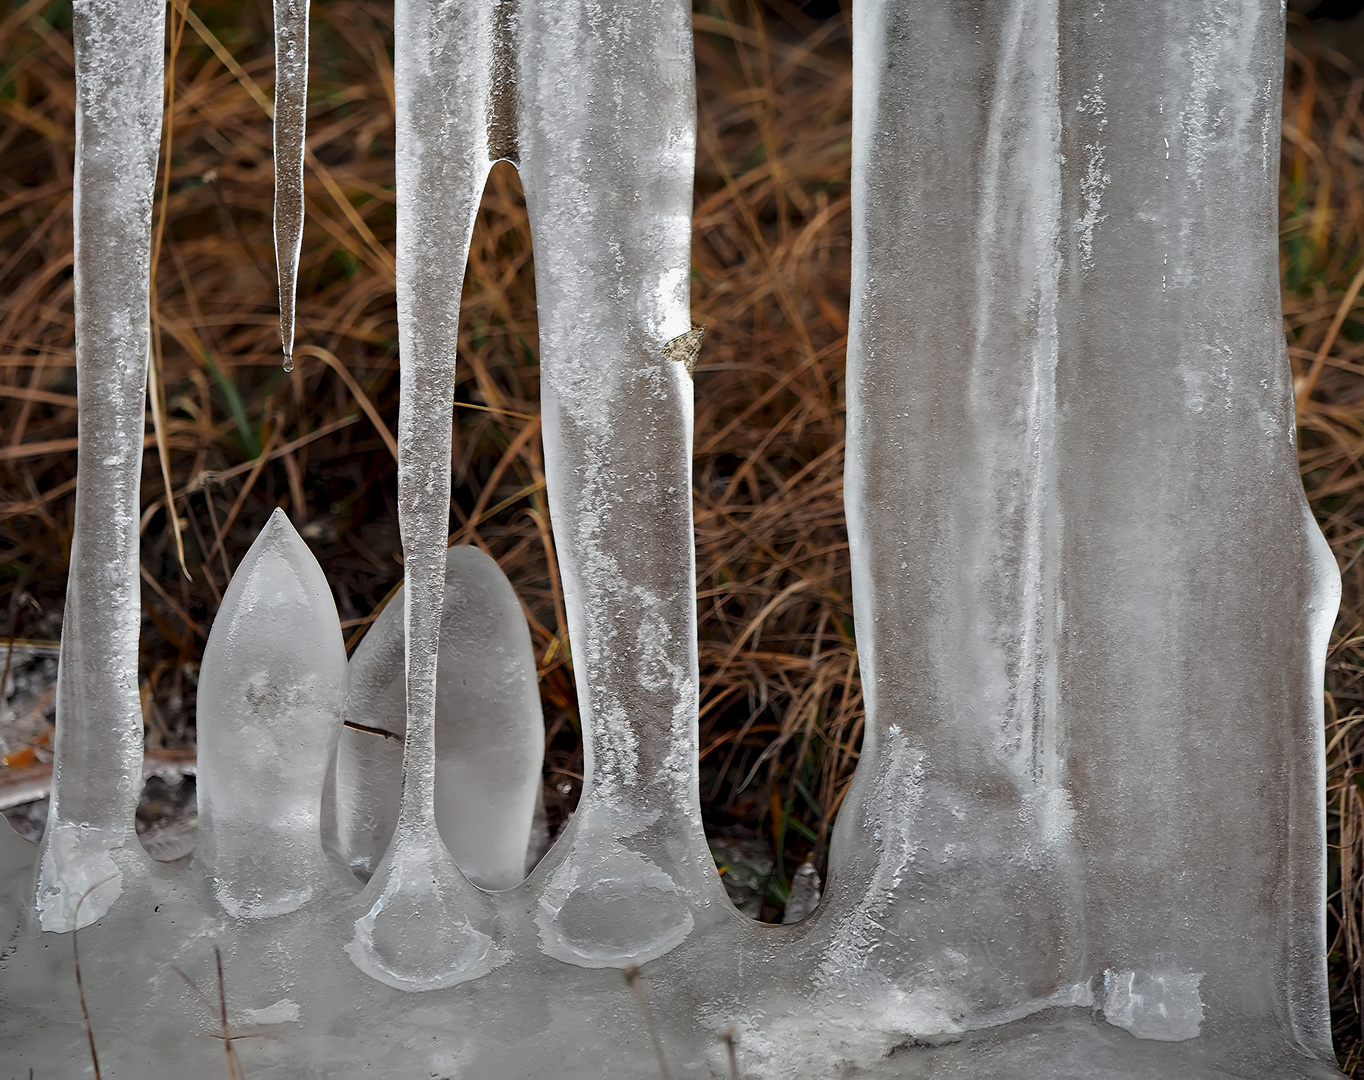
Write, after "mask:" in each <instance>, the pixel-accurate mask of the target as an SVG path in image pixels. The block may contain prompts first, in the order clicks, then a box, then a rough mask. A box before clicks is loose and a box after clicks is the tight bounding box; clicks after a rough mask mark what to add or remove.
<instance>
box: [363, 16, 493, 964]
mask: <svg viewBox="0 0 1364 1080" xmlns="http://www.w3.org/2000/svg"><path fill="white" fill-rule="evenodd" d="M497 6H498V7H500V6H501V5H497ZM494 22H495V20H494V12H493V11H492V10H491V6H490V5H484V4H469V5H458V6H451V5H448V4H445V3H442V2H440V0H398V3H397V5H396V7H395V13H394V42H395V45H394V48H395V64H394V87H395V93H396V101H397V120H396V123H397V131H396V138H397V147H398V149H397V180H398V259H397V262H398V266H397V273H398V320H399V321H398V334H399V354H400V370H401V376H402V400H401V403H400V406H399V413H398V450H399V465H398V524H399V528H400V530H401V532H402V539H403V554H404V565H405V568H406V575H405V578H406V585H405V588H404V605H403V618H404V622H405V628H404V629H405V637H406V643H407V733H406V745H405V747H404V756H403V772H404V783H403V795H402V806H401V809H400V811H399V815H398V824H397V828H396V830H395V832H394V836H393V842H392V843H391V844H390V846H389V848H388V852H387V854H386V855H385V857H384V859H383V861H382V862H381V863H380V865H379V867H378V869H377V870H376V871H375V874H374V877H373V878H372V879H371V880H370V883H369V886H368V888H367V891H366V893H365V897H366V898H367V899H368V901H369V903H370V907H369V910H368V912H367V914H366V915H364V917H362V918H361V919H359V920H358V921H357V923H356V926H355V938H354V940H353V941H352V942H351V943H350V944H349V945H348V946H347V952H348V953H349V955H350V956H351V958H352V960H353V961H354V962H355V963H356V964H357V965H358V966H359V967H360V968H361V969H362V970H364V971H366V972H368V973H369V974H371V975H373V976H374V977H375V978H377V979H380V980H381V981H383V982H386V983H388V984H389V985H392V986H397V987H399V988H401V989H405V990H430V989H435V988H438V987H442V986H451V985H454V984H456V983H459V982H463V981H465V980H467V979H471V978H475V977H477V976H478V975H480V974H482V973H483V972H485V971H487V970H488V969H489V968H490V967H491V966H492V965H493V964H494V963H496V962H497V961H498V960H499V958H500V953H499V952H498V950H497V947H496V945H495V943H494V941H493V939H492V937H491V936H490V933H489V931H490V927H491V909H490V908H489V906H488V904H487V901H486V900H485V899H484V898H483V897H482V896H481V895H480V894H479V892H478V890H477V889H475V888H474V887H473V886H472V885H470V884H469V883H468V881H467V880H466V879H465V877H464V876H463V875H462V874H461V873H460V872H459V869H458V867H456V865H455V862H454V859H453V858H452V857H451V855H450V852H449V851H448V850H447V849H446V847H445V844H444V843H443V842H442V840H441V837H440V833H439V831H438V830H437V828H436V823H435V816H434V814H435V780H436V743H435V723H436V676H437V659H438V655H439V651H440V635H441V612H442V608H443V602H444V597H445V558H446V548H447V544H446V537H447V533H448V525H449V518H450V450H451V437H450V426H451V422H452V414H453V412H454V379H455V342H456V338H457V333H458V326H459V299H460V289H461V286H462V284H463V281H464V265H465V261H466V258H467V254H468V249H469V239H470V236H471V235H472V232H473V224H474V215H475V213H476V212H477V209H478V202H479V199H480V198H481V196H482V193H483V185H484V182H485V181H486V180H487V176H488V171H489V170H490V169H491V168H492V161H491V156H490V153H489V139H488V130H489V122H488V121H489V115H490V112H491V110H492V71H493V63H494V55H495V43H494V39H495V34H494ZM419 924H420V925H419ZM423 926H424V927H427V928H428V929H426V930H423V929H422V927H423ZM437 926H439V927H441V932H440V933H438V934H434V935H433V934H432V933H431V932H430V929H429V928H431V927H437Z"/></svg>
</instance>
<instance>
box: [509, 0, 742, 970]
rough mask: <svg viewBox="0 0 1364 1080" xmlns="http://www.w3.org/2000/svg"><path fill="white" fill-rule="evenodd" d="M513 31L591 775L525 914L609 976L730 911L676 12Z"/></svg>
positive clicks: (526, 22) (612, 12)
mask: <svg viewBox="0 0 1364 1080" xmlns="http://www.w3.org/2000/svg"><path fill="white" fill-rule="evenodd" d="M518 32H519V34H520V37H519V40H518V43H517V44H518V50H517V54H518V57H519V63H520V71H521V73H522V78H521V83H520V86H519V88H518V89H519V92H520V95H521V98H522V103H521V129H520V131H519V133H518V135H519V138H518V146H519V148H520V151H521V154H522V162H521V176H522V182H523V183H524V185H525V190H526V205H527V209H528V211H529V213H530V222H531V229H532V232H533V234H534V237H535V259H536V262H535V273H536V289H537V294H538V306H539V312H540V342H541V352H540V358H541V369H542V383H541V385H542V397H543V415H544V439H545V463H546V470H545V471H546V475H547V477H548V480H549V498H550V507H551V510H552V513H553V517H554V532H555V543H556V546H557V548H558V553H559V560H560V569H561V572H562V574H563V579H564V593H565V597H566V600H567V606H568V619H569V624H570V636H571V640H572V645H573V658H574V669H575V674H576V676H577V679H578V688H579V697H580V701H581V711H582V717H583V738H584V751H585V758H586V764H587V770H588V774H589V775H588V778H587V781H586V783H585V784H584V796H583V800H582V802H581V804H580V805H579V808H578V812H577V814H576V815H575V817H574V820H573V822H572V823H571V825H570V826H569V829H568V831H567V833H566V834H565V836H564V837H563V838H561V839H560V841H559V842H558V843H557V844H556V845H555V847H554V848H553V849H552V850H551V851H550V853H549V855H547V856H546V858H545V861H544V863H543V864H542V867H541V870H540V872H539V873H540V875H542V876H543V883H544V884H543V890H542V892H541V893H540V895H539V897H538V911H537V915H536V921H537V922H538V924H539V926H540V942H541V948H542V949H544V951H545V952H547V953H548V954H549V955H551V956H554V957H556V958H558V959H561V960H565V961H567V962H569V963H574V964H580V965H583V966H588V967H600V966H625V965H628V964H639V963H644V962H645V961H647V960H650V959H652V958H654V957H657V956H661V955H662V954H663V953H665V952H667V951H668V950H669V949H672V948H673V947H675V946H676V945H678V944H679V943H680V942H682V941H683V940H684V939H685V938H686V937H687V936H688V935H689V934H691V932H692V931H693V929H695V928H696V926H697V925H698V924H701V923H704V922H705V921H706V920H712V919H715V918H718V917H720V915H721V913H722V912H723V913H725V914H728V913H729V912H730V908H729V905H728V903H727V902H726V901H725V899H724V894H723V891H722V889H721V886H720V882H719V878H718V876H717V875H716V874H715V872H714V863H713V861H712V860H711V859H710V857H709V855H708V854H707V851H706V844H705V837H704V835H703V834H702V830H701V816H700V809H699V805H698V804H699V798H698V793H697V681H698V680H697V655H696V580H695V552H694V549H693V542H692V501H691V500H692V496H691V453H692V447H691V435H692V380H691V375H690V370H691V366H692V363H693V362H694V359H695V350H696V349H697V348H699V343H700V342H699V339H700V334H699V332H696V331H693V330H692V323H691V317H690V299H691V297H690V273H689V271H690V260H691V209H692V175H693V172H694V169H695V141H696V98H695V88H694V85H693V65H692V32H691V18H690V7H689V6H688V5H686V4H683V3H680V2H677V0H656V2H651V3H641V4H615V5H603V7H602V8H601V9H599V10H598V13H597V14H596V15H595V16H594V18H593V20H592V21H590V22H589V21H587V20H584V19H583V18H581V17H580V16H579V15H578V13H577V11H576V10H575V7H574V5H572V4H565V3H539V4H534V5H529V4H528V5H526V8H525V10H524V12H523V13H522V22H521V24H520V25H519V30H518ZM548 71H552V72H556V73H563V74H562V75H561V76H559V77H557V78H555V79H553V80H550V79H546V78H544V77H543V76H542V75H541V74H540V73H542V72H548Z"/></svg>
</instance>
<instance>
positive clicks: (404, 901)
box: [345, 825, 507, 992]
mask: <svg viewBox="0 0 1364 1080" xmlns="http://www.w3.org/2000/svg"><path fill="white" fill-rule="evenodd" d="M364 897H365V899H366V900H367V901H369V910H368V911H367V912H366V913H365V914H364V915H363V916H361V917H360V918H359V919H357V920H356V922H355V936H354V937H353V938H352V939H351V941H350V942H349V943H348V944H347V945H346V946H345V950H346V955H347V956H349V957H350V958H351V962H352V963H354V964H355V966H356V967H358V968H359V969H360V970H361V971H363V972H364V973H365V974H366V975H369V976H370V977H371V978H375V979H378V980H379V981H380V982H381V983H384V984H386V985H388V986H392V987H394V988H395V989H397V990H407V991H412V992H417V991H422V990H442V989H444V988H446V987H449V986H457V985H458V984H459V983H462V982H468V981H469V980H470V979H477V978H478V977H479V976H480V975H486V974H487V973H488V972H489V971H491V970H492V969H493V968H495V967H497V966H498V965H499V964H501V963H503V962H504V961H505V960H506V959H507V957H506V955H505V954H504V953H503V952H502V951H501V950H500V949H498V948H497V946H496V945H495V944H494V942H493V939H492V937H491V936H490V935H488V934H486V933H484V932H483V931H481V930H479V929H477V928H476V927H475V926H474V925H473V918H479V921H483V919H484V918H486V912H485V911H484V910H483V905H482V904H480V902H479V897H478V894H477V893H476V892H475V891H474V889H473V888H472V887H471V886H470V885H469V884H468V882H467V881H466V880H465V878H464V876H463V875H462V874H461V873H460V872H459V868H458V867H457V866H455V861H454V859H453V858H451V857H450V853H449V852H448V851H446V850H445V845H444V844H442V843H441V841H440V837H439V835H438V834H437V833H436V830H435V827H434V825H427V826H425V827H424V828H422V829H420V830H410V831H407V832H404V829H403V826H401V825H399V831H398V835H397V837H396V838H395V839H394V842H393V846H392V847H391V848H389V852H388V855H387V857H386V858H385V859H384V861H383V862H382V863H380V865H379V869H378V870H377V871H376V872H375V875H374V877H373V878H372V879H371V881H370V884H369V887H368V888H367V889H366V890H365V893H364Z"/></svg>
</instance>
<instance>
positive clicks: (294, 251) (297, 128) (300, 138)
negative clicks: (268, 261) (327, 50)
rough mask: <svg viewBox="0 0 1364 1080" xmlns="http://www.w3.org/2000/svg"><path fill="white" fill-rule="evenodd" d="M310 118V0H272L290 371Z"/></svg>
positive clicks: (278, 217) (282, 295)
mask: <svg viewBox="0 0 1364 1080" xmlns="http://www.w3.org/2000/svg"><path fill="white" fill-rule="evenodd" d="M307 119H308V0H275V265H276V267H277V269H278V272H279V333H280V341H281V342H282V344H283V346H284V370H285V371H293V370H294V304H295V299H296V297H297V294H298V256H299V252H300V251H301V250H302V246H303V216H304V215H303V155H304V137H305V132H306V127H307Z"/></svg>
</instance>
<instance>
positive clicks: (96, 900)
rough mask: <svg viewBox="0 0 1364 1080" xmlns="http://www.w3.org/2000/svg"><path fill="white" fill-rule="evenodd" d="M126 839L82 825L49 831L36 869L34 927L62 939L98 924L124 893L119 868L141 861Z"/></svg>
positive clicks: (65, 825)
mask: <svg viewBox="0 0 1364 1080" xmlns="http://www.w3.org/2000/svg"><path fill="white" fill-rule="evenodd" d="M141 855H142V852H141V851H140V850H137V851H133V850H131V848H130V847H129V845H128V844H127V838H125V837H124V836H122V835H121V834H120V835H117V836H111V835H110V834H109V833H108V832H107V831H104V830H99V829H92V828H87V827H84V826H81V825H69V824H62V825H56V826H50V827H49V834H48V835H47V836H45V837H44V838H43V854H42V860H41V862H40V863H39V865H38V922H39V925H41V926H42V928H43V929H44V930H49V931H53V932H54V933H58V934H64V933H67V932H69V931H71V930H79V929H80V928H81V927H83V926H89V925H90V924H91V923H93V922H96V921H97V920H99V919H101V918H102V917H103V916H104V914H105V913H106V912H107V911H108V910H109V907H110V905H112V904H113V902H114V901H115V900H117V899H118V897H119V894H120V893H122V891H123V866H122V865H120V863H126V862H127V861H128V860H129V859H136V858H139V857H141Z"/></svg>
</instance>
